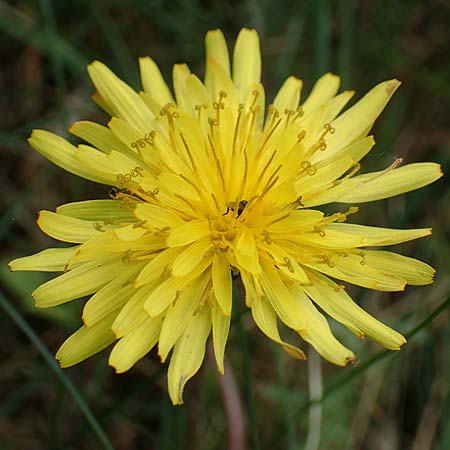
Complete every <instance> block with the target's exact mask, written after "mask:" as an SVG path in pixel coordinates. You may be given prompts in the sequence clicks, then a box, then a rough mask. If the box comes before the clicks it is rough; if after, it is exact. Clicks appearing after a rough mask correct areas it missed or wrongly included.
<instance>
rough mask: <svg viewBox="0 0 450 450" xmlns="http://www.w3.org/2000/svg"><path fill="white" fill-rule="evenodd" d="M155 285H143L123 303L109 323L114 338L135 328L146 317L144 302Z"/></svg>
mask: <svg viewBox="0 0 450 450" xmlns="http://www.w3.org/2000/svg"><path fill="white" fill-rule="evenodd" d="M154 288H155V285H154V284H153V285H148V286H143V287H141V288H139V289H136V292H135V293H134V295H133V296H132V297H131V298H130V299H129V300H128V301H127V303H125V306H124V307H123V308H122V309H121V310H120V312H119V313H118V314H117V317H116V318H115V320H114V322H113V323H112V325H111V329H112V331H113V332H114V334H115V336H116V338H121V337H122V336H125V335H127V334H129V333H131V332H133V330H135V329H136V327H137V326H139V325H140V324H141V323H142V322H144V321H145V320H146V319H147V318H148V314H147V313H146V312H145V310H144V303H145V301H146V300H147V299H148V297H149V296H150V295H151V293H152V292H153V290H154Z"/></svg>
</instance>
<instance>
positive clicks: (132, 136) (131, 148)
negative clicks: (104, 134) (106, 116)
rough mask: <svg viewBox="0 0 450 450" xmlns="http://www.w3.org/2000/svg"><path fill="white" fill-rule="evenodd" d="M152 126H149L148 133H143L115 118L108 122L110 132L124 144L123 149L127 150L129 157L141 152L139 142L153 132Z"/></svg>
mask: <svg viewBox="0 0 450 450" xmlns="http://www.w3.org/2000/svg"><path fill="white" fill-rule="evenodd" d="M150 125H151V124H149V128H148V129H147V133H142V131H140V130H138V129H136V128H135V127H134V126H133V125H130V124H129V123H128V122H126V121H125V120H123V119H119V118H117V117H113V118H112V119H111V120H110V121H109V122H108V127H109V128H110V131H111V132H112V133H113V135H114V137H115V138H116V139H117V140H118V141H119V142H120V143H121V144H122V147H121V148H124V149H125V151H124V153H125V154H126V155H128V156H130V155H135V154H136V152H139V151H140V150H141V147H139V144H138V141H140V140H142V139H144V138H145V137H146V136H147V134H148V133H149V132H150V131H151V128H150ZM111 150H113V149H111ZM136 165H137V164H136Z"/></svg>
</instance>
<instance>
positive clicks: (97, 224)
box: [94, 222, 105, 233]
mask: <svg viewBox="0 0 450 450" xmlns="http://www.w3.org/2000/svg"><path fill="white" fill-rule="evenodd" d="M94 228H95V229H96V230H97V231H101V232H102V233H104V232H105V230H104V229H103V225H102V224H101V223H98V222H95V223H94Z"/></svg>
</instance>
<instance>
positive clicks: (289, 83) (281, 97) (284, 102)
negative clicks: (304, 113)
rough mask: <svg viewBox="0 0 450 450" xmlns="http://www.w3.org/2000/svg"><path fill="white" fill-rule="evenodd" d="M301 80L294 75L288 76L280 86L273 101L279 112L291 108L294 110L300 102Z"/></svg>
mask: <svg viewBox="0 0 450 450" xmlns="http://www.w3.org/2000/svg"><path fill="white" fill-rule="evenodd" d="M302 85H303V82H302V80H299V79H298V78H296V77H289V78H288V79H287V80H286V81H285V82H284V83H283V86H281V88H280V90H279V91H278V94H277V95H276V97H275V100H274V101H273V106H274V107H275V109H276V110H277V111H278V112H279V113H280V114H282V113H284V111H285V110H286V109H287V110H292V111H296V110H297V108H298V104H299V102H300V93H301V90H302Z"/></svg>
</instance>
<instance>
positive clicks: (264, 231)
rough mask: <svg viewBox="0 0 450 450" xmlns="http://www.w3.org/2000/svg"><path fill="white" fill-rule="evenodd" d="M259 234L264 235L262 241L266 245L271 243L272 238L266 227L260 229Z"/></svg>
mask: <svg viewBox="0 0 450 450" xmlns="http://www.w3.org/2000/svg"><path fill="white" fill-rule="evenodd" d="M261 234H262V235H263V237H264V242H265V243H266V244H267V245H270V244H272V239H270V236H269V232H268V231H267V230H266V229H264V230H262V231H261Z"/></svg>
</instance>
